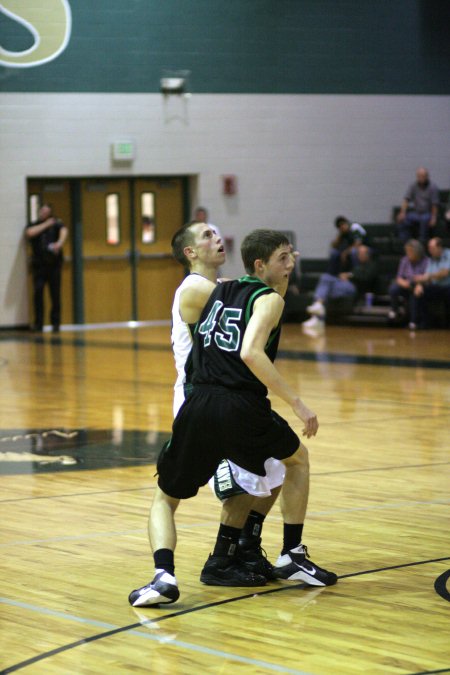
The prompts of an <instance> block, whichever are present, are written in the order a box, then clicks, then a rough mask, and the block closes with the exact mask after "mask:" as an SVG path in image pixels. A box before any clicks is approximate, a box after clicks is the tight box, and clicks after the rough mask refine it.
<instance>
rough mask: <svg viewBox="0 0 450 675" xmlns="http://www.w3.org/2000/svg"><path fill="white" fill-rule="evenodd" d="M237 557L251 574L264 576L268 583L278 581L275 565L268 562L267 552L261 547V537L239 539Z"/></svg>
mask: <svg viewBox="0 0 450 675" xmlns="http://www.w3.org/2000/svg"><path fill="white" fill-rule="evenodd" d="M237 555H238V557H239V558H240V560H242V562H243V563H244V564H245V566H246V567H247V569H249V570H250V571H251V572H254V573H255V574H262V576H263V577H266V579H267V581H271V580H272V579H276V576H275V572H274V568H273V565H272V563H270V562H269V561H268V560H267V555H266V552H265V550H264V549H263V548H262V547H261V537H249V538H248V539H239V548H238V551H237Z"/></svg>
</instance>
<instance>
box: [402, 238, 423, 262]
mask: <svg viewBox="0 0 450 675" xmlns="http://www.w3.org/2000/svg"><path fill="white" fill-rule="evenodd" d="M405 248H411V249H412V250H413V251H414V253H415V254H416V255H417V256H418V257H419V258H424V257H425V249H424V247H423V244H422V243H421V242H420V241H419V240H418V239H408V241H407V242H406V244H405Z"/></svg>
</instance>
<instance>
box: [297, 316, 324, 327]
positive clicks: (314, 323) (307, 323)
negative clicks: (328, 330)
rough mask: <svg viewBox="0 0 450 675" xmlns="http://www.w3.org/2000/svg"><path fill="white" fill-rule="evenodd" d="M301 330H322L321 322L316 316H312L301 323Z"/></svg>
mask: <svg viewBox="0 0 450 675" xmlns="http://www.w3.org/2000/svg"><path fill="white" fill-rule="evenodd" d="M302 326H303V328H323V321H322V319H319V317H318V316H312V317H311V318H310V319H308V321H304V322H303V323H302Z"/></svg>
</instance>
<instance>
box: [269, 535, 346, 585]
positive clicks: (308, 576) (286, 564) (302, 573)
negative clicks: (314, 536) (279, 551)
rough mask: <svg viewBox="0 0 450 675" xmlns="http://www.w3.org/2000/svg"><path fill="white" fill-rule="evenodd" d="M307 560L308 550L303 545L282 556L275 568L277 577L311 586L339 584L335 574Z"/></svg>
mask: <svg viewBox="0 0 450 675" xmlns="http://www.w3.org/2000/svg"><path fill="white" fill-rule="evenodd" d="M307 558H309V555H308V549H307V548H306V546H303V545H302V544H300V546H297V547H296V548H293V549H291V550H290V551H289V553H285V554H284V555H280V557H279V558H278V560H277V561H276V563H275V567H274V573H275V577H276V578H277V579H285V580H286V581H304V582H305V583H306V584H308V585H309V586H333V585H334V584H335V583H336V582H337V576H336V574H335V573H334V572H328V571H327V570H324V569H323V568H322V567H319V565H316V563H313V561H312V560H307Z"/></svg>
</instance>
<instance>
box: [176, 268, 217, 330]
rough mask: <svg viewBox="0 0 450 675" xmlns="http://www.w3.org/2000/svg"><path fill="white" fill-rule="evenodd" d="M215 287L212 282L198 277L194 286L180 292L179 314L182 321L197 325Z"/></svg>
mask: <svg viewBox="0 0 450 675" xmlns="http://www.w3.org/2000/svg"><path fill="white" fill-rule="evenodd" d="M215 287H216V285H215V284H214V283H213V282H212V281H209V280H208V279H204V278H202V277H198V280H197V281H196V284H195V286H190V287H188V288H185V289H184V291H182V293H181V296H180V314H181V318H182V319H183V321H185V322H186V323H197V321H198V320H199V318H200V315H201V313H202V311H203V308H204V307H205V305H206V303H207V302H208V300H209V296H210V295H211V293H212V292H213V290H214V289H215Z"/></svg>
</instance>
